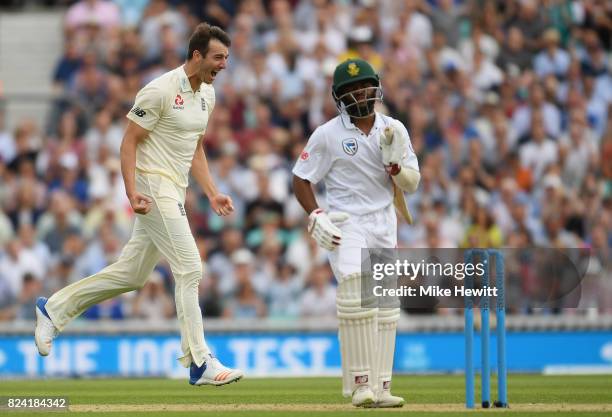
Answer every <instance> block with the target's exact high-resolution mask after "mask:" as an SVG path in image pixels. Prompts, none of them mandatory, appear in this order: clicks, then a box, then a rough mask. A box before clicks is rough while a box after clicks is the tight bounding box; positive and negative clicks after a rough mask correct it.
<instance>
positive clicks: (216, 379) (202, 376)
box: [189, 355, 244, 386]
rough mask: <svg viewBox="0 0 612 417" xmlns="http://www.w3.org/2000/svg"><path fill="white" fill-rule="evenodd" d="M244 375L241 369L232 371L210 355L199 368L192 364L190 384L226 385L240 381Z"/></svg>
mask: <svg viewBox="0 0 612 417" xmlns="http://www.w3.org/2000/svg"><path fill="white" fill-rule="evenodd" d="M242 377H244V373H243V372H242V371H241V370H239V369H231V368H228V367H226V366H223V364H222V363H221V362H220V361H219V359H217V358H215V357H214V356H212V355H210V358H209V359H207V360H206V362H204V364H203V365H202V366H200V367H198V366H197V365H196V364H195V363H191V368H190V369H189V383H190V384H191V385H217V386H219V385H225V384H229V383H230V382H235V381H239V380H240V379H241V378H242Z"/></svg>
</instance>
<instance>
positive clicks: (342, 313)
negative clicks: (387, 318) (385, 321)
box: [336, 274, 378, 396]
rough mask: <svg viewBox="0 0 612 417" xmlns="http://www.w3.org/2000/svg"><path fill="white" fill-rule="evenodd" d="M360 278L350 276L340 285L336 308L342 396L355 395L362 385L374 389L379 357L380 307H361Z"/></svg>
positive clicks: (356, 275) (354, 275) (355, 275)
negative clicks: (377, 335)
mask: <svg viewBox="0 0 612 417" xmlns="http://www.w3.org/2000/svg"><path fill="white" fill-rule="evenodd" d="M360 293H361V276H360V275H359V274H351V275H348V276H346V277H344V278H343V279H342V280H341V281H340V283H339V284H338V290H337V295H336V306H337V311H338V322H339V325H338V336H339V340H340V353H341V355H342V394H343V395H344V396H350V395H352V393H353V391H354V390H355V388H356V387H357V386H359V385H368V386H369V387H370V388H371V389H372V390H374V388H375V386H376V385H377V383H376V381H377V378H376V376H375V375H374V374H373V370H374V367H375V365H376V364H375V360H376V359H375V358H376V331H377V330H376V329H377V323H376V315H377V312H378V309H377V308H363V307H362V306H361V295H360Z"/></svg>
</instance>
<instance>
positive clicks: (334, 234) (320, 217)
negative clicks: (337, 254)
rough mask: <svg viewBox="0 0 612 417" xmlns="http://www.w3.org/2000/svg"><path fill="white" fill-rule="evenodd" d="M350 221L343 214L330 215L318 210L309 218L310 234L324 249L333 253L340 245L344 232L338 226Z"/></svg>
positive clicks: (333, 213) (347, 216) (346, 215)
mask: <svg viewBox="0 0 612 417" xmlns="http://www.w3.org/2000/svg"><path fill="white" fill-rule="evenodd" d="M348 219H349V215H348V214H346V213H342V212H339V211H338V212H331V213H329V215H328V214H327V213H325V212H324V211H323V210H321V209H316V210H314V211H313V212H312V213H310V216H308V233H310V236H312V237H313V239H314V240H315V241H316V242H317V244H318V245H319V246H320V247H322V248H323V249H327V250H329V251H333V250H334V249H336V246H339V245H340V241H341V240H342V231H341V230H340V229H339V228H338V226H337V225H339V224H342V223H344V222H345V221H347V220H348Z"/></svg>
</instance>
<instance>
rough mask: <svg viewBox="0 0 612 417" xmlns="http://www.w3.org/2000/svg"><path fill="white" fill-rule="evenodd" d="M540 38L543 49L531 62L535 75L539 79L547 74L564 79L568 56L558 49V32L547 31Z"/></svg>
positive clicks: (568, 61)
mask: <svg viewBox="0 0 612 417" xmlns="http://www.w3.org/2000/svg"><path fill="white" fill-rule="evenodd" d="M542 38H543V43H544V47H545V49H544V50H543V51H541V52H539V53H538V54H537V55H536V56H535V59H534V61H533V67H534V70H535V73H536V74H537V75H538V77H540V78H543V77H545V76H546V75H548V74H553V75H555V76H556V77H558V78H563V77H565V75H566V74H567V71H568V68H569V64H570V55H569V54H568V53H567V52H566V51H565V50H563V49H561V48H560V47H559V42H560V36H559V32H557V30H555V29H547V30H546V31H545V32H544V35H543V36H542Z"/></svg>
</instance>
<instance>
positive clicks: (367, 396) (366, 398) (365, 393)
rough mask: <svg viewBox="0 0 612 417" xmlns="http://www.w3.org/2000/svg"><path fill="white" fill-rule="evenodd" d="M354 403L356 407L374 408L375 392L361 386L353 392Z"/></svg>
mask: <svg viewBox="0 0 612 417" xmlns="http://www.w3.org/2000/svg"><path fill="white" fill-rule="evenodd" d="M352 403H353V405H354V406H355V407H372V406H373V405H374V392H373V391H372V389H371V388H370V387H369V386H368V385H360V386H358V387H357V388H355V391H353V400H352Z"/></svg>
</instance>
